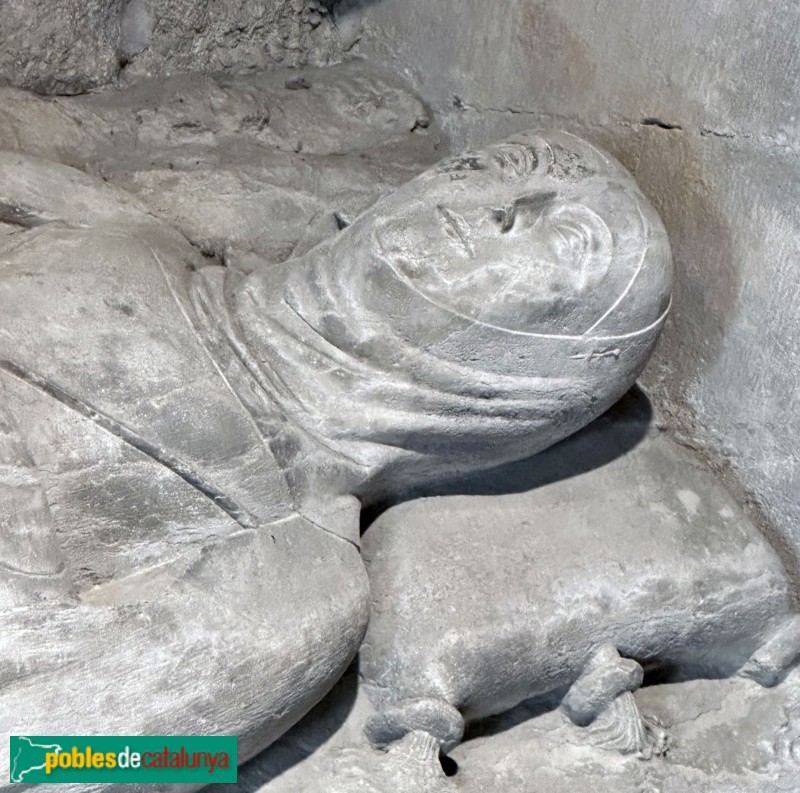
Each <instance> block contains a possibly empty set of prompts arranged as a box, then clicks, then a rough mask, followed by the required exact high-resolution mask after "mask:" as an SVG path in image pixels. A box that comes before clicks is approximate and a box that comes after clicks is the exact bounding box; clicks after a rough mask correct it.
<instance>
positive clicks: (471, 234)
mask: <svg viewBox="0 0 800 793" xmlns="http://www.w3.org/2000/svg"><path fill="white" fill-rule="evenodd" d="M549 138H550V139H546V138H545V137H543V136H539V135H536V134H527V135H521V136H517V137H515V138H512V139H511V140H510V141H508V142H504V143H501V144H497V145H494V146H490V147H487V148H486V149H484V150H482V151H481V152H478V153H474V154H473V153H468V154H464V155H461V156H458V157H455V158H452V159H449V160H446V161H444V162H443V163H441V164H440V165H439V166H438V167H437V168H435V169H432V170H431V171H428V172H426V173H425V174H423V175H422V176H420V177H419V178H418V179H415V180H414V181H413V182H411V183H410V184H409V185H408V186H406V187H405V188H403V189H402V190H400V191H398V194H395V196H393V197H392V199H393V201H392V203H393V206H392V208H391V210H389V211H387V212H386V214H385V216H384V218H385V219H383V220H381V221H379V222H378V223H377V224H376V225H377V231H376V241H377V245H378V247H379V249H380V251H381V254H382V255H383V256H384V257H385V258H386V260H387V261H388V262H389V263H390V264H391V266H392V267H393V269H394V270H395V271H396V272H397V274H398V275H399V276H400V277H401V278H403V279H405V280H406V281H408V282H409V284H410V285H412V287H413V288H414V289H415V290H416V291H418V292H419V293H421V294H422V295H423V296H424V297H426V298H427V299H428V300H430V301H432V302H434V303H437V304H439V305H440V306H442V307H443V308H447V309H449V310H451V311H454V312H455V313H458V314H461V315H463V316H466V317H469V318H471V319H475V320H478V321H479V322H482V323H486V324H489V325H494V326H497V327H501V328H504V329H507V330H512V331H518V332H519V331H521V332H528V333H531V332H533V333H548V334H566V335H575V336H579V335H582V334H583V333H586V332H587V331H589V330H591V329H593V327H594V326H595V325H596V324H597V323H598V322H599V321H600V320H601V319H602V318H603V316H604V314H605V313H606V312H607V311H608V310H609V308H610V307H611V306H612V305H613V304H614V302H615V300H617V299H618V298H619V297H620V296H621V295H622V294H623V293H624V292H625V290H626V287H627V286H628V285H629V284H630V282H631V280H632V279H633V278H634V277H635V274H636V272H637V270H638V269H640V267H641V264H642V262H643V260H644V255H645V252H646V249H647V247H648V243H649V241H650V240H649V229H648V225H649V224H648V222H647V219H646V218H645V217H644V216H643V214H642V208H641V205H643V204H644V203H645V202H644V200H643V198H642V197H641V194H639V192H638V190H637V189H636V187H635V185H634V184H633V181H632V180H631V179H630V176H629V175H627V174H626V173H624V172H623V171H622V169H621V168H620V166H619V165H618V164H617V163H615V162H614V161H613V160H611V159H610V158H607V157H605V156H604V155H603V154H601V153H600V152H598V151H597V150H596V149H594V148H593V147H591V146H590V145H589V144H587V143H585V142H583V141H580V140H578V139H577V138H573V137H572V136H570V135H566V134H564V133H558V134H557V135H550V136H549ZM400 193H402V196H400V195H399V194H400ZM386 209H388V207H386ZM659 225H660V224H659ZM663 308H665V306H662V307H661V310H663ZM652 319H655V316H654V317H652V318H651V320H652ZM644 324H646V323H644ZM642 326H643V325H642ZM635 329H636V328H626V330H635Z"/></svg>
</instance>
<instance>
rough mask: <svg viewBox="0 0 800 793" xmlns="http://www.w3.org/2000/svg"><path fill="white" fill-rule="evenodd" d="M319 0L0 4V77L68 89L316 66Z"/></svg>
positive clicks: (323, 56) (323, 42) (330, 44)
mask: <svg viewBox="0 0 800 793" xmlns="http://www.w3.org/2000/svg"><path fill="white" fill-rule="evenodd" d="M329 5H330V2H329V0H0V41H1V42H2V47H0V81H4V82H7V83H10V84H11V85H14V86H17V87H20V88H27V89H30V90H33V91H37V92H39V93H45V94H76V93H82V92H84V91H87V90H90V89H93V88H97V87H99V86H103V85H107V84H109V83H111V82H114V81H115V80H117V79H119V78H120V77H123V78H124V77H136V76H141V75H145V74H152V75H162V74H170V73H173V72H176V71H205V72H211V71H224V70H231V71H242V70H247V69H253V68H263V67H266V66H270V65H273V64H282V65H284V66H297V65H302V64H305V63H312V64H325V63H328V62H331V61H333V60H336V59H338V58H339V56H340V55H341V53H342V52H343V50H344V49H345V47H344V46H343V45H342V42H341V40H340V38H339V36H338V34H337V31H336V28H335V26H334V24H333V22H332V20H331V15H330V13H329Z"/></svg>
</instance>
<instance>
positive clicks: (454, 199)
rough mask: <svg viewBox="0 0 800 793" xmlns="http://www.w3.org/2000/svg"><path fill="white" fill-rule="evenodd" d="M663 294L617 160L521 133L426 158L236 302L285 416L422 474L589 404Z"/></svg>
mask: <svg viewBox="0 0 800 793" xmlns="http://www.w3.org/2000/svg"><path fill="white" fill-rule="evenodd" d="M670 287H671V257H670V250H669V244H668V241H667V236H666V233H665V231H664V228H663V226H662V224H661V221H660V220H659V218H658V216H657V214H656V213H655V211H654V210H653V209H652V207H651V206H650V204H649V203H648V201H647V200H646V199H645V197H644V196H643V195H642V193H641V192H640V191H639V189H638V188H637V186H636V184H635V183H634V181H633V179H632V178H631V176H630V175H629V174H628V173H627V172H626V171H625V169H624V168H623V167H622V166H621V165H620V164H619V163H617V162H616V161H615V160H613V159H612V158H611V157H609V156H608V155H606V154H604V153H603V152H601V151H599V150H598V149H596V148H595V147H593V146H591V145H589V144H588V143H586V142H584V141H582V140H580V139H579V138H576V137H574V136H572V135H569V134H567V133H563V132H542V131H535V132H530V133H525V134H521V135H516V136H514V137H512V138H510V139H509V140H507V141H506V142H504V143H501V144H497V145H494V146H490V147H487V148H486V149H483V150H481V151H478V152H474V153H467V154H463V155H461V156H458V157H455V158H452V159H449V160H446V161H444V162H442V163H440V164H439V165H438V166H437V167H435V168H433V169H431V170H429V171H426V172H425V173H423V174H421V175H420V176H418V177H417V178H416V179H414V180H412V181H411V182H409V183H408V184H406V185H405V186H403V187H402V188H400V189H399V190H397V191H396V192H395V193H393V194H391V195H390V196H388V197H386V198H385V199H383V200H381V201H380V202H378V203H377V204H376V205H375V206H374V207H373V208H371V209H370V210H369V211H368V212H366V213H365V214H363V215H361V216H360V217H359V218H358V219H357V220H356V221H355V222H354V223H353V224H352V225H351V226H350V227H348V228H347V229H345V230H344V231H342V232H341V233H339V234H338V235H337V236H336V237H335V238H333V239H332V240H330V241H329V242H327V243H324V244H323V245H321V246H318V247H317V248H314V249H313V250H311V251H310V252H309V253H307V254H306V255H305V256H304V257H303V258H301V259H297V260H294V261H289V262H287V263H285V264H284V265H281V266H278V267H273V268H264V269H262V270H259V271H257V272H256V273H254V274H253V275H252V276H250V277H249V278H248V279H247V280H246V281H245V282H244V283H243V284H242V285H241V286H240V287H239V289H238V290H237V293H236V296H235V301H236V316H237V318H238V321H239V322H240V323H241V332H242V333H243V335H244V337H245V339H246V343H247V346H248V347H249V348H250V349H251V350H253V349H258V350H261V351H262V352H261V353H260V354H259V356H258V357H259V359H260V360H261V364H260V366H259V369H260V377H259V380H260V381H261V383H262V385H264V387H265V388H267V389H268V390H269V391H270V392H271V397H272V398H273V399H274V400H275V401H276V402H277V403H278V404H280V405H281V407H282V409H283V411H284V412H285V414H286V416H287V417H288V418H289V419H290V420H291V421H293V422H295V423H296V424H297V425H299V426H301V427H302V428H303V429H304V430H305V431H306V432H307V433H309V435H311V436H313V437H314V438H316V439H317V440H318V441H320V442H322V443H324V444H325V445H326V446H328V447H329V448H331V449H333V450H335V451H336V452H338V453H339V454H341V455H344V456H345V457H347V458H349V459H350V460H351V461H353V462H354V463H355V464H357V465H359V466H360V467H365V468H366V469H368V471H369V472H370V473H371V475H372V474H375V473H377V472H378V471H384V472H386V470H387V468H388V470H389V471H390V472H391V473H392V474H393V475H394V476H401V477H402V476H403V475H406V476H408V477H413V478H419V477H427V476H436V475H440V474H441V473H443V472H444V471H445V470H446V471H452V470H453V469H456V470H464V469H474V468H483V467H489V466H492V465H496V464H499V463H502V462H506V461H509V460H513V459H519V458H522V457H524V456H527V455H529V454H533V453H534V452H537V451H540V450H541V449H544V448H545V447H547V446H549V445H551V444H553V443H555V442H556V441H558V440H560V439H562V438H564V437H566V436H567V435H569V434H570V433H572V432H574V431H575V430H577V429H579V428H580V427H581V426H583V425H585V424H587V423H588V422H589V421H591V420H592V419H593V418H595V417H596V416H598V415H600V414H601V413H602V412H603V411H605V410H606V409H607V408H608V407H609V406H610V405H611V404H613V402H615V401H616V400H617V399H618V398H619V397H620V396H621V395H622V394H623V393H624V392H625V391H626V390H627V389H628V388H630V386H631V385H632V384H633V382H634V380H635V379H636V377H637V376H638V375H639V373H640V371H641V369H642V368H643V366H644V364H645V362H646V361H647V358H648V356H649V354H650V352H651V350H652V348H653V345H654V343H655V341H656V338H657V336H658V333H659V331H660V329H661V326H662V324H663V322H664V319H665V316H666V312H667V310H668V306H669V301H670ZM367 478H369V477H367Z"/></svg>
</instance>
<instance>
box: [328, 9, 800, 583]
mask: <svg viewBox="0 0 800 793" xmlns="http://www.w3.org/2000/svg"><path fill="white" fill-rule="evenodd" d="M501 5H502V7H501ZM337 12H338V14H339V16H340V24H341V19H342V18H349V24H350V25H351V26H357V27H358V29H359V32H360V33H359V35H360V36H361V43H360V45H359V51H360V52H362V53H364V54H368V55H373V56H377V57H380V58H384V59H387V60H389V61H390V62H392V63H394V64H395V65H396V67H397V69H398V70H399V71H401V72H402V73H403V74H404V75H405V76H406V78H407V79H409V80H410V81H411V82H412V84H413V85H414V87H416V88H417V90H418V91H419V92H420V93H421V95H422V96H423V97H424V98H425V99H426V100H428V101H429V102H430V103H431V104H432V106H433V108H434V110H435V113H436V115H437V116H438V117H439V119H440V120H441V122H442V124H443V126H444V129H445V132H447V133H449V134H450V135H451V136H452V138H453V140H454V147H455V148H458V147H459V146H463V145H471V144H478V143H481V142H484V141H486V140H489V139H492V138H497V137H498V136H502V135H505V134H507V133H510V132H512V131H515V130H518V129H522V128H526V127H535V126H555V127H561V128H566V129H569V130H571V131H574V132H576V133H578V134H580V135H583V136H584V137H586V138H588V139H589V140H592V141H594V142H596V143H598V144H601V145H603V146H605V147H606V148H607V149H609V150H610V151H611V152H613V153H614V154H615V155H616V156H617V157H618V158H619V159H620V160H621V161H622V162H623V163H624V164H625V165H626V166H627V167H628V168H629V169H630V170H631V171H632V172H633V173H634V175H635V176H636V179H637V181H638V182H639V184H640V185H641V187H642V188H643V189H644V191H645V192H646V193H647V194H648V196H649V197H650V199H651V200H652V201H653V203H654V204H655V205H656V207H657V208H658V210H659V211H660V213H661V215H662V217H663V219H664V221H665V224H666V226H667V230H668V232H669V235H670V239H671V241H672V246H673V252H674V257H675V264H676V285H675V296H674V310H673V313H672V317H671V319H670V321H669V324H668V327H667V329H666V332H665V333H664V336H663V338H662V341H661V344H660V347H659V349H658V352H657V354H656V357H655V360H654V361H653V362H652V363H651V365H650V367H649V369H648V371H647V373H646V375H645V378H644V384H645V386H646V387H647V389H648V391H649V392H650V394H651V395H652V396H653V398H654V400H655V402H656V406H657V408H658V409H659V412H660V415H661V417H662V418H663V419H664V420H665V421H666V422H667V423H668V424H669V425H670V428H671V429H672V430H673V431H674V432H675V433H676V434H677V435H678V437H679V438H681V439H682V440H683V442H684V443H686V444H688V445H691V446H694V447H699V448H701V449H705V450H707V451H708V452H709V457H710V459H711V460H712V462H714V463H715V464H716V466H717V467H718V468H720V469H721V470H722V471H723V472H727V478H728V481H729V483H730V485H731V487H733V488H734V489H739V490H740V496H741V497H742V498H743V500H745V501H747V502H748V504H749V506H750V507H751V508H752V510H753V511H754V512H760V513H762V514H763V516H765V517H766V519H767V520H766V521H764V525H768V524H771V525H772V526H774V527H775V529H776V530H777V535H776V536H775V540H776V542H777V543H781V542H788V543H790V545H791V546H793V547H794V549H795V551H796V550H797V549H800V450H799V449H798V446H799V445H800V209H798V207H800V176H799V174H800V169H799V168H798V165H800V162H799V160H800V127H799V126H798V114H799V113H800V99H799V98H798V97H800V46H798V43H797V42H798V40H800V4H797V3H785V2H766V3H736V2H732V0H709V2H705V3H695V2H692V0H672V1H671V2H669V3H664V2H661V0H550V1H549V2H541V1H540V0H507V2H504V3H502V4H498V3H488V2H485V0H441V1H440V2H435V3H431V2H428V0H406V2H403V3H400V2H392V1H391V0H383V2H380V1H377V2H360V3H358V2H352V1H351V0H347V2H346V3H343V4H340V6H339V8H338V9H337ZM731 472H732V473H731ZM789 556H791V554H788V555H787V560H789ZM789 563H790V564H792V563H791V561H790V562H789ZM796 572H797V571H796V570H795V573H796Z"/></svg>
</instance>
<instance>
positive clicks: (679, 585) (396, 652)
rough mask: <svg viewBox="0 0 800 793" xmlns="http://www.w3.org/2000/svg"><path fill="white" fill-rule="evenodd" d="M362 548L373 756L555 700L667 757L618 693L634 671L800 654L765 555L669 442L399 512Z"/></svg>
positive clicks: (732, 668) (710, 672) (648, 443)
mask: <svg viewBox="0 0 800 793" xmlns="http://www.w3.org/2000/svg"><path fill="white" fill-rule="evenodd" d="M597 435H598V432H595V433H594V437H593V436H592V433H585V434H584V435H583V436H581V438H580V439H574V441H573V443H572V453H573V454H574V455H575V459H579V457H580V454H581V446H583V447H584V449H585V450H586V452H588V451H589V450H590V448H591V444H592V442H595V441H597ZM562 453H563V452H562ZM541 465H542V466H546V465H547V461H546V460H542V461H541ZM362 544H363V549H364V558H365V561H366V564H367V569H368V572H369V575H370V590H371V598H372V613H371V618H370V625H369V629H368V632H367V636H366V638H365V641H364V647H363V649H362V652H361V656H360V658H361V664H360V670H361V674H362V675H363V678H364V681H365V684H366V686H367V690H368V691H369V692H370V695H371V696H372V698H373V700H374V702H375V703H376V705H377V706H378V708H379V711H380V712H379V714H378V715H376V716H375V717H374V718H373V719H372V720H371V721H370V723H369V725H368V728H367V733H368V735H369V737H370V740H371V741H372V742H373V743H374V744H376V745H378V746H385V745H388V744H389V743H391V742H392V741H393V740H396V739H397V738H398V737H400V736H402V735H403V734H405V733H406V732H407V731H409V730H425V731H427V732H429V733H431V734H433V735H434V736H435V737H436V738H437V739H438V740H439V742H440V744H441V745H442V746H443V748H445V749H450V748H452V747H453V746H455V745H456V744H457V743H458V742H459V741H460V740H461V737H462V735H463V733H464V722H465V721H467V722H469V721H474V720H477V719H481V718H485V717H486V716H489V715H492V714H496V713H500V712H502V711H504V710H507V709H509V708H510V707H513V706H514V705H516V704H518V703H520V702H522V701H524V700H526V699H530V698H532V697H535V696H543V695H551V696H553V697H555V698H556V701H557V702H560V703H561V708H562V709H563V710H564V712H565V713H566V714H567V715H568V716H569V717H570V718H571V719H572V720H573V721H574V722H575V723H576V724H578V725H579V726H588V725H593V726H592V729H591V730H590V731H589V733H590V734H591V740H601V741H602V742H604V743H605V744H608V745H613V746H616V747H618V748H619V749H620V750H622V751H638V752H639V753H642V754H645V755H647V754H649V753H650V752H653V751H656V752H663V751H665V750H666V748H667V743H666V738H667V736H666V735H665V734H663V731H662V730H660V729H659V728H658V727H657V726H656V725H653V724H650V723H648V722H647V721H646V720H643V719H642V718H641V717H640V716H639V714H638V713H637V712H636V709H635V706H634V705H633V704H632V703H633V700H632V698H631V696H630V693H629V692H631V691H635V690H636V689H637V688H638V687H639V686H640V685H641V683H642V681H643V676H644V674H645V673H650V674H656V673H659V674H667V675H669V676H671V677H675V676H677V675H680V676H682V677H692V676H701V677H707V676H717V677H726V676H730V675H732V674H734V673H740V674H744V675H746V676H749V677H752V678H754V679H756V680H757V681H758V682H760V683H761V684H763V685H765V686H771V685H774V684H775V683H776V682H777V681H778V680H779V679H780V678H781V676H782V675H783V674H784V673H785V672H786V670H787V669H788V668H790V667H791V666H792V665H793V664H794V662H795V661H796V659H797V658H798V656H800V617H798V616H797V613H796V611H795V609H794V607H793V605H792V601H791V592H790V584H789V579H788V576H787V574H786V571H785V570H784V568H783V566H782V564H781V562H780V560H779V558H778V556H777V554H776V553H775V552H774V551H773V550H772V549H771V548H770V546H769V545H768V544H767V542H766V541H765V540H764V538H763V537H762V536H761V534H760V533H759V532H758V531H757V530H756V528H755V527H754V526H753V525H752V524H751V523H750V522H749V521H748V520H747V518H745V517H744V515H743V514H742V513H741V511H740V510H739V509H738V508H737V506H736V503H735V501H734V500H733V499H732V498H731V497H730V496H729V495H728V494H727V493H726V491H725V490H724V489H723V488H722V487H720V486H719V485H718V484H717V483H716V481H715V480H714V478H713V477H711V476H710V475H708V474H707V473H706V472H705V471H704V470H703V469H702V467H701V466H699V465H698V464H697V463H695V462H694V461H693V459H692V458H691V456H690V455H688V454H687V453H686V452H684V451H682V450H681V449H680V447H678V446H676V445H675V444H674V443H672V442H670V441H669V440H667V439H666V438H647V439H645V440H643V441H642V442H641V443H640V444H639V445H638V446H636V447H635V448H633V449H631V450H630V451H628V452H627V453H626V454H624V455H622V456H621V457H620V458H619V459H616V460H613V461H612V462H610V463H608V464H607V465H605V466H604V467H601V468H597V469H593V470H590V471H587V472H583V473H579V474H578V475H577V476H572V477H569V476H567V477H564V478H563V479H562V478H559V479H557V481H552V482H550V483H549V484H547V485H545V486H543V487H540V488H538V489H536V490H534V491H532V492H529V493H524V494H520V495H508V496H504V497H502V498H494V497H488V498H486V499H484V500H483V501H482V500H481V499H480V498H475V497H466V496H463V497H447V498H438V499H429V500H422V501H416V502H408V503H406V504H404V505H401V506H398V507H395V508H393V509H391V510H389V511H388V512H387V513H385V514H384V515H383V516H381V518H379V519H378V520H377V521H376V522H375V523H374V524H373V525H372V526H371V527H370V529H369V530H368V531H367V533H366V534H365V536H364V537H363V543H362Z"/></svg>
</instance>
